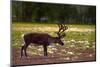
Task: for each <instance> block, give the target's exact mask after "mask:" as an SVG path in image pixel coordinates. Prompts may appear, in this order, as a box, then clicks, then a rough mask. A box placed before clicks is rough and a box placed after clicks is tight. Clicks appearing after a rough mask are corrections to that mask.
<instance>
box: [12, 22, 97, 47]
mask: <svg viewBox="0 0 100 67" xmlns="http://www.w3.org/2000/svg"><path fill="white" fill-rule="evenodd" d="M67 26H68V31H66V37H64V40H65V45H64V46H65V47H71V46H72V45H80V46H81V45H84V43H78V41H88V42H89V44H88V46H90V47H91V45H92V47H93V43H94V42H95V37H96V36H95V35H96V32H95V25H69V24H68V25H67ZM74 28H77V29H75V30H74ZM71 29H73V30H71ZM57 30H58V27H57V25H56V24H37V23H12V47H16V48H20V47H21V45H22V43H23V41H22V37H21V35H22V34H24V33H27V32H43V33H48V34H50V35H51V36H57V35H56V34H55V32H57ZM77 30H79V31H77ZM91 30H92V31H91ZM73 40H74V41H75V42H74V43H73ZM67 41H69V42H67ZM80 46H75V47H80ZM81 47H86V48H87V45H84V46H81Z"/></svg>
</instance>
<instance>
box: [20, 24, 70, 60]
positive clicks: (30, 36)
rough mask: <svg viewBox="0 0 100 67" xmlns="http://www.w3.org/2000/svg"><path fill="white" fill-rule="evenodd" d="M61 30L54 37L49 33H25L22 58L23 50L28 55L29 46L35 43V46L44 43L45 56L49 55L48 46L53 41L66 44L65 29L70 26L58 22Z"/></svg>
mask: <svg viewBox="0 0 100 67" xmlns="http://www.w3.org/2000/svg"><path fill="white" fill-rule="evenodd" d="M58 27H59V30H58V32H56V34H57V35H58V36H57V37H53V36H51V35H49V34H47V33H27V34H24V35H23V41H24V44H23V46H22V47H21V58H22V56H23V51H24V53H25V56H26V57H27V53H26V50H27V47H28V46H29V45H30V44H31V43H33V44H35V46H40V45H42V46H43V48H44V56H48V54H47V46H49V45H50V44H51V43H58V44H60V45H64V43H63V42H62V40H61V39H62V38H63V37H64V36H65V33H64V31H65V30H67V29H68V27H67V26H66V25H65V24H58Z"/></svg>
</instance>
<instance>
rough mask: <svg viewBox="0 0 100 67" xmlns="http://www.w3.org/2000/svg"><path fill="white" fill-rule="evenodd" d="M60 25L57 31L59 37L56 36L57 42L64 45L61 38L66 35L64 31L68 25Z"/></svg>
mask: <svg viewBox="0 0 100 67" xmlns="http://www.w3.org/2000/svg"><path fill="white" fill-rule="evenodd" d="M58 27H59V30H58V32H57V35H58V37H56V42H57V43H58V44H60V45H64V43H63V41H62V40H61V39H62V38H64V37H65V36H66V35H65V33H64V32H65V30H67V29H68V27H67V26H66V25H65V24H58Z"/></svg>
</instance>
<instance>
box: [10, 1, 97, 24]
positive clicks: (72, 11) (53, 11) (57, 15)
mask: <svg viewBox="0 0 100 67" xmlns="http://www.w3.org/2000/svg"><path fill="white" fill-rule="evenodd" d="M43 17H47V18H48V19H47V21H45V22H46V23H48V22H51V23H55V21H59V22H61V23H62V22H65V23H69V24H73V23H74V24H95V22H96V7H95V6H85V5H84V6H82V5H69V4H66V5H65V4H50V3H39V2H22V1H12V20H13V21H19V22H33V21H35V22H44V21H41V20H40V19H41V18H43Z"/></svg>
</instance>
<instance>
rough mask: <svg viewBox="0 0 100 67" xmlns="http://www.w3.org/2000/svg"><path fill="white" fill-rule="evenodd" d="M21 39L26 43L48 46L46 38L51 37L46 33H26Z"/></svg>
mask: <svg viewBox="0 0 100 67" xmlns="http://www.w3.org/2000/svg"><path fill="white" fill-rule="evenodd" d="M23 38H24V40H25V42H28V43H35V44H48V38H51V36H50V35H49V34H47V33H27V34H25V35H24V36H23Z"/></svg>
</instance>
